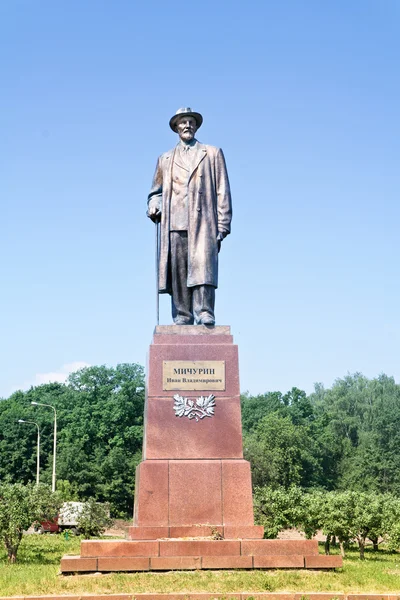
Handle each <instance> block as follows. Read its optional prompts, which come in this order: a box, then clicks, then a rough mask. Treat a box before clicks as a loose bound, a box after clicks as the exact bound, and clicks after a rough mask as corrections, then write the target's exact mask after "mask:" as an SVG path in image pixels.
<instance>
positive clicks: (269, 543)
mask: <svg viewBox="0 0 400 600" xmlns="http://www.w3.org/2000/svg"><path fill="white" fill-rule="evenodd" d="M283 555H284V556H288V555H304V556H312V555H315V556H318V542H317V541H316V540H259V539H258V540H257V539H250V540H249V539H244V540H240V539H234V540H232V539H230V540H227V539H224V540H204V539H191V540H184V539H160V540H152V541H148V540H83V541H82V542H81V557H82V558H96V557H103V556H108V557H118V556H124V557H136V556H145V557H151V556H283Z"/></svg>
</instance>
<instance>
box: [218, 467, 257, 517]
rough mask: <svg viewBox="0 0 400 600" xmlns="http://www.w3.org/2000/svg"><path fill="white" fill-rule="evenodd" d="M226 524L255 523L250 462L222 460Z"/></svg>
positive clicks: (223, 507)
mask: <svg viewBox="0 0 400 600" xmlns="http://www.w3.org/2000/svg"><path fill="white" fill-rule="evenodd" d="M222 489H223V504H222V510H223V522H224V525H254V516H253V497H252V489H251V473H250V463H249V462H248V461H246V460H224V461H222Z"/></svg>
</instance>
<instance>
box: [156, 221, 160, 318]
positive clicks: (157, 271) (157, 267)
mask: <svg viewBox="0 0 400 600" xmlns="http://www.w3.org/2000/svg"><path fill="white" fill-rule="evenodd" d="M159 270H160V221H156V313H157V325H159V324H160V295H159V292H158V274H159Z"/></svg>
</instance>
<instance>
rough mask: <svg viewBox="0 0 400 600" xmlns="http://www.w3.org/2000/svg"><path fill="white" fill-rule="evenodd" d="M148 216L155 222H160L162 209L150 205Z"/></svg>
mask: <svg viewBox="0 0 400 600" xmlns="http://www.w3.org/2000/svg"><path fill="white" fill-rule="evenodd" d="M147 216H148V217H149V219H151V220H152V221H153V223H159V222H160V221H161V210H160V209H159V208H157V207H156V206H152V207H149V209H148V211H147Z"/></svg>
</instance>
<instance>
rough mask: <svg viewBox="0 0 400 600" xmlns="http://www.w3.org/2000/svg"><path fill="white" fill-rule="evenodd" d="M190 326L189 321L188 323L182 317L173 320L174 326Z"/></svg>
mask: <svg viewBox="0 0 400 600" xmlns="http://www.w3.org/2000/svg"><path fill="white" fill-rule="evenodd" d="M190 324H191V323H190V321H188V320H187V319H185V318H184V317H176V319H174V325H190Z"/></svg>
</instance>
